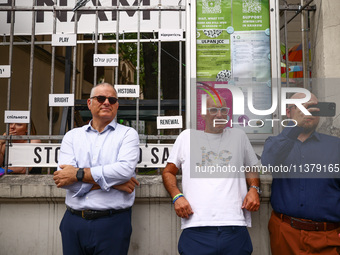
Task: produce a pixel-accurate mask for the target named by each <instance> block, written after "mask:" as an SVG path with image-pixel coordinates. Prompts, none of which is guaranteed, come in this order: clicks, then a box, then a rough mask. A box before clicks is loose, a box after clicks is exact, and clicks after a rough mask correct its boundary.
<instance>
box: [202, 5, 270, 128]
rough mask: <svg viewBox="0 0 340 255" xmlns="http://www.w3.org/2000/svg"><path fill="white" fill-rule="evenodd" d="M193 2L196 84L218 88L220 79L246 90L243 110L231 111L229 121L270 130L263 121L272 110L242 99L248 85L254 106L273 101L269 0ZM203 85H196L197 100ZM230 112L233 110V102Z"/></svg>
mask: <svg viewBox="0 0 340 255" xmlns="http://www.w3.org/2000/svg"><path fill="white" fill-rule="evenodd" d="M196 3H197V7H196V28H197V38H196V61H197V62H196V66H197V70H196V78H197V82H198V83H197V84H198V85H197V86H198V87H199V86H207V88H208V87H209V89H210V90H211V91H210V92H211V93H216V90H218V89H222V88H223V84H226V83H228V84H232V85H235V86H236V87H238V88H239V89H240V90H241V91H242V92H243V94H244V98H245V101H244V102H245V106H244V112H243V113H242V114H241V115H236V114H232V116H230V122H231V121H232V122H233V123H237V124H236V125H235V127H240V128H243V129H244V131H245V132H247V133H271V131H272V126H271V125H270V123H269V124H268V123H266V122H265V120H266V119H270V118H271V116H257V115H255V114H253V113H252V111H250V110H249V109H248V105H246V102H248V101H247V100H248V98H247V96H248V95H247V90H248V88H251V89H252V91H253V94H252V102H253V106H254V107H255V109H269V108H270V107H271V65H270V34H269V31H270V29H269V15H270V13H269V0H197V1H196ZM199 84H200V85H199ZM202 84H203V85H202ZM208 85H209V86H208ZM207 88H205V87H204V88H203V87H202V88H201V87H200V88H199V89H198V92H197V100H198V102H197V104H199V100H201V99H200V96H201V94H200V93H203V92H202V90H203V91H205V90H208V89H207ZM204 89H205V90H204ZM217 92H219V91H217ZM229 101H230V100H229ZM228 107H229V106H228ZM198 108H199V105H198ZM230 112H231V113H233V109H232V107H230ZM199 120H200V113H197V121H199ZM255 120H256V121H255ZM249 121H250V122H249ZM240 123H241V124H240ZM254 123H255V124H254ZM262 123H264V124H263V125H262ZM228 124H229V122H228ZM200 125H201V124H200V123H198V125H197V126H198V127H200ZM254 126H255V127H254ZM233 127H234V126H233Z"/></svg>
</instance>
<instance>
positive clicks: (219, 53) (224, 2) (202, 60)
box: [197, 0, 231, 80]
mask: <svg viewBox="0 0 340 255" xmlns="http://www.w3.org/2000/svg"><path fill="white" fill-rule="evenodd" d="M230 13H231V1H230V0H216V1H211V0H209V1H208V0H200V1H197V78H198V79H202V80H216V77H217V76H218V73H219V71H221V70H230V34H229V33H228V32H227V28H228V27H229V26H231V15H230Z"/></svg>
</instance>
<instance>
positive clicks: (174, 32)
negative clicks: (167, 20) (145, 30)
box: [158, 29, 183, 41]
mask: <svg viewBox="0 0 340 255" xmlns="http://www.w3.org/2000/svg"><path fill="white" fill-rule="evenodd" d="M158 39H159V40H161V41H183V30H182V29H160V30H159V31H158Z"/></svg>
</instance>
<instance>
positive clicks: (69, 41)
mask: <svg viewBox="0 0 340 255" xmlns="http://www.w3.org/2000/svg"><path fill="white" fill-rule="evenodd" d="M76 45H77V35H76V34H53V35H52V46H76Z"/></svg>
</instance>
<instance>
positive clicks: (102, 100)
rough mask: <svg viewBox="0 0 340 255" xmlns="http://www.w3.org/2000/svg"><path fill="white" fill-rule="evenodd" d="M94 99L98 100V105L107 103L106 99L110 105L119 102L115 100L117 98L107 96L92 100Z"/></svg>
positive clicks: (96, 97)
mask: <svg viewBox="0 0 340 255" xmlns="http://www.w3.org/2000/svg"><path fill="white" fill-rule="evenodd" d="M93 98H95V99H97V101H98V103H100V104H103V103H104V102H105V101H106V99H109V103H110V104H115V103H117V101H118V99H117V98H115V97H106V96H94V97H90V99H93Z"/></svg>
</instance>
